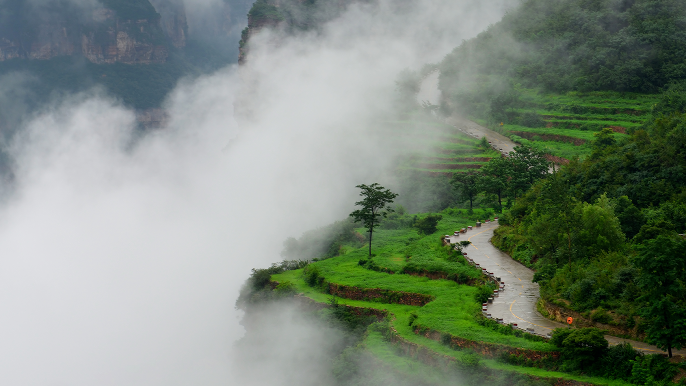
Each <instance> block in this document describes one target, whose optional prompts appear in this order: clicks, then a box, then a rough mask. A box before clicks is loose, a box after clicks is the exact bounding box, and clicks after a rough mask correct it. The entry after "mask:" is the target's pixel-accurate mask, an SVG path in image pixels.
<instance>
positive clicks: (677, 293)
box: [634, 235, 686, 358]
mask: <svg viewBox="0 0 686 386" xmlns="http://www.w3.org/2000/svg"><path fill="white" fill-rule="evenodd" d="M639 251H640V253H639V255H638V256H637V257H636V258H635V259H634V264H635V265H636V267H638V268H639V269H640V270H641V274H640V277H639V286H640V287H641V289H642V290H643V295H642V296H641V297H640V298H639V301H640V302H641V303H642V304H643V307H642V308H641V311H640V312H641V316H643V318H644V319H645V320H646V322H647V328H646V338H647V339H646V340H647V341H648V342H650V343H653V344H655V345H656V346H657V347H660V348H661V349H665V350H667V352H668V353H669V357H670V358H671V357H672V348H676V349H680V348H682V347H686V241H684V240H678V239H676V238H673V237H667V236H664V235H660V236H658V237H657V238H655V239H652V240H647V241H644V242H643V245H641V246H640V247H639Z"/></svg>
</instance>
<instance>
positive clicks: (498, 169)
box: [479, 157, 511, 208]
mask: <svg viewBox="0 0 686 386" xmlns="http://www.w3.org/2000/svg"><path fill="white" fill-rule="evenodd" d="M479 171H480V172H481V174H482V176H481V179H480V181H479V182H480V184H481V190H483V191H484V192H486V193H488V194H492V195H495V196H497V197H498V206H499V207H500V208H502V207H503V195H504V194H505V192H506V191H507V186H508V178H509V177H510V174H511V163H510V162H509V161H508V160H507V158H504V157H496V158H491V160H490V161H488V163H487V164H486V165H484V166H483V167H482V168H481V169H479Z"/></svg>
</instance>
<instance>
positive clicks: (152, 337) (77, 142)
mask: <svg viewBox="0 0 686 386" xmlns="http://www.w3.org/2000/svg"><path fill="white" fill-rule="evenodd" d="M509 3H511V2H510V1H507V0H488V1H483V0H463V1H447V0H437V1H429V0H423V1H418V2H411V3H408V2H403V5H402V7H398V6H397V5H396V4H394V2H386V1H382V2H381V3H380V5H377V6H371V5H366V6H353V7H351V9H350V11H349V12H348V13H346V14H345V15H344V16H343V17H342V18H340V19H338V20H336V21H334V22H332V23H331V24H330V25H329V26H327V28H325V30H324V31H323V32H322V34H319V35H317V36H314V35H304V36H299V37H297V38H294V39H289V40H285V41H279V42H278V45H274V43H273V40H271V39H270V38H268V37H267V36H262V37H261V36H257V37H256V38H255V39H254V41H253V43H252V44H253V46H252V49H253V51H252V52H251V55H253V56H252V57H251V60H249V62H248V66H249V68H250V69H249V70H248V71H247V72H245V73H243V76H244V78H245V77H246V76H247V77H248V78H250V79H252V80H253V81H254V80H257V83H254V84H251V85H250V89H249V90H246V89H245V88H243V89H242V92H246V91H249V92H250V95H251V98H253V99H252V101H253V105H254V106H255V112H256V114H257V115H256V117H255V121H254V122H252V123H250V124H244V125H243V126H241V127H240V128H239V127H238V125H237V123H236V122H235V120H234V119H233V102H234V98H235V96H236V94H237V93H238V92H240V90H241V84H240V83H241V77H240V76H239V74H238V71H237V70H236V68H235V67H229V68H226V69H224V70H221V71H219V72H217V73H215V74H211V75H208V76H205V77H201V78H198V79H187V80H184V81H183V82H181V83H180V84H179V86H178V87H177V88H176V90H175V91H174V92H173V93H172V94H171V95H170V96H169V99H168V101H167V106H166V108H167V109H168V111H169V113H170V124H169V127H168V128H166V129H164V130H159V131H156V132H154V133H152V134H150V135H148V136H146V137H144V138H143V139H142V140H141V139H137V138H133V135H132V132H133V129H134V126H135V124H134V123H135V122H134V114H133V112H132V111H128V110H126V109H125V108H123V107H121V106H120V105H119V104H118V103H117V102H116V101H113V100H112V99H110V98H109V97H108V96H107V95H105V94H103V93H102V92H100V91H98V90H94V91H92V92H90V93H86V94H80V95H74V96H72V97H70V98H67V99H61V100H55V101H54V102H53V103H52V104H51V105H50V106H45V108H44V109H42V110H41V112H40V113H39V114H37V115H35V116H33V117H32V118H31V119H30V120H28V121H26V122H24V123H23V125H22V135H20V136H18V137H17V138H16V140H15V141H14V142H13V143H12V144H11V145H10V146H11V153H12V154H13V156H14V157H15V168H16V169H15V174H14V184H15V187H14V190H13V191H12V193H11V194H9V195H8V196H7V197H6V199H5V201H4V202H3V203H2V207H1V208H0V305H1V307H2V311H1V312H0V384H2V385H40V386H43V385H60V386H61V385H70V386H71V385H74V386H80V385H99V386H107V385H127V386H135V385H146V386H153V385H165V386H172V385H234V384H245V383H244V382H245V379H244V378H237V376H236V367H235V366H233V365H232V363H233V362H232V360H233V359H232V355H233V354H232V353H233V344H234V342H235V341H236V340H237V339H239V338H240V337H241V336H242V335H243V332H244V330H243V327H241V326H240V325H239V324H238V322H239V317H240V314H239V312H237V311H236V310H234V302H235V299H236V297H237V295H238V290H239V288H240V286H241V284H242V283H243V282H244V280H245V279H246V278H247V277H248V275H249V273H250V268H252V267H266V266H268V265H269V264H270V263H272V262H276V261H278V260H280V256H279V252H280V250H281V246H282V242H283V240H284V239H285V238H286V237H288V236H295V237H298V236H300V234H301V233H302V232H303V231H305V230H307V229H310V228H314V227H317V226H322V225H325V224H327V223H330V222H332V221H334V220H338V219H341V218H344V217H345V216H346V215H347V214H348V213H349V212H350V211H351V210H352V203H353V202H354V201H355V200H356V198H357V196H356V195H357V191H356V189H355V188H354V186H355V185H357V184H360V183H372V182H376V181H381V180H382V178H380V175H381V173H383V172H384V170H385V169H386V168H387V167H389V165H390V156H391V155H392V154H393V152H392V149H388V148H387V146H384V142H383V140H380V139H379V138H378V137H376V136H375V135H373V134H372V133H371V132H370V128H373V127H374V125H373V122H374V120H375V119H378V118H379V117H380V116H381V114H383V113H385V112H386V111H388V108H389V104H390V101H391V99H392V94H393V89H394V80H395V77H396V75H397V73H398V72H400V71H401V70H402V69H404V68H408V67H409V68H418V67H420V66H421V65H422V64H424V63H426V62H436V61H438V60H440V58H441V57H442V56H443V55H445V54H446V53H447V52H448V51H449V50H450V49H452V48H453V47H454V46H456V45H458V44H459V43H460V42H461V41H462V39H467V38H469V37H472V36H474V35H476V34H477V33H478V32H480V31H481V30H483V29H484V28H485V27H487V26H488V25H489V24H491V23H494V22H496V21H497V20H499V18H500V17H501V16H502V15H503V14H504V12H505V10H506V6H507V5H508V4H509ZM265 35H267V34H266V33H265ZM246 74H247V75H246ZM0 92H1V91H0ZM288 320H293V319H288ZM289 325H290V324H289V323H286V322H284V325H283V326H282V328H283V331H282V334H281V335H284V334H286V335H288V334H291V332H289V331H291V330H289ZM299 326H300V327H299ZM292 327H293V330H292V331H298V329H302V327H301V323H300V322H296V323H293V326H292ZM294 334H295V333H294ZM319 335H321V334H319ZM319 335H318V334H312V335H311V336H312V337H313V339H315V342H316V339H317V337H318V336H319ZM279 342H281V343H283V342H286V343H288V344H292V342H290V343H289V342H288V341H287V340H284V341H279V340H278V339H275V340H272V341H268V342H266V343H265V342H263V343H264V344H267V345H269V344H274V345H278V344H279ZM287 347H288V346H285V345H284V346H283V347H279V350H280V351H278V350H277V351H278V352H284V350H285V351H287ZM293 347H304V346H298V345H294V346H293ZM258 348H259V347H258ZM254 358H255V360H254V361H250V363H249V364H251V365H253V366H254V368H253V369H251V370H257V371H259V372H261V375H260V378H259V379H260V380H262V384H274V385H277V384H291V385H294V384H298V382H301V381H298V380H297V379H296V378H297V377H295V378H294V377H293V376H290V377H286V378H284V377H282V376H280V375H279V374H278V371H280V370H279V369H282V368H283V366H279V363H281V362H280V359H279V358H281V357H280V356H279V355H272V356H269V357H264V361H260V360H259V358H261V357H260V356H257V355H256V356H255V357H254ZM306 360H307V361H311V360H312V358H311V357H304V359H303V361H306ZM241 363H242V366H241V367H242V370H244V371H245V366H247V365H248V363H245V361H243V362H241ZM244 375H245V374H243V376H244ZM240 379H243V381H241V380H240ZM300 384H307V382H301V383H300Z"/></svg>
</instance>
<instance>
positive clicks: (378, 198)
mask: <svg viewBox="0 0 686 386" xmlns="http://www.w3.org/2000/svg"><path fill="white" fill-rule="evenodd" d="M356 187H357V188H360V189H361V190H362V191H361V192H360V196H362V197H364V199H362V201H358V202H356V203H355V205H357V206H361V207H362V209H358V210H356V211H354V212H352V213H350V216H351V217H352V218H354V219H355V221H359V222H361V223H363V224H364V227H365V228H367V231H369V256H371V255H372V235H373V233H374V228H376V227H377V226H379V223H380V222H381V218H382V217H383V218H385V217H386V216H388V214H389V213H391V212H393V209H392V208H391V207H390V206H387V205H388V204H390V203H392V202H393V200H395V198H396V197H398V195H397V194H396V193H393V192H391V191H390V190H388V189H386V188H384V187H383V186H381V185H379V184H377V183H376V182H375V183H373V184H371V185H369V186H367V185H364V184H362V185H357V186H356Z"/></svg>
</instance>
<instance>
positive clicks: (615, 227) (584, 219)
mask: <svg viewBox="0 0 686 386" xmlns="http://www.w3.org/2000/svg"><path fill="white" fill-rule="evenodd" d="M624 240H625V237H624V233H622V228H621V225H620V224H619V219H618V218H617V216H615V213H614V208H613V206H612V203H611V202H610V199H608V198H607V195H605V194H603V195H602V196H600V197H599V198H598V200H596V203H595V204H593V205H591V204H588V203H584V204H583V205H582V207H581V227H580V229H579V231H578V232H577V235H576V238H575V242H576V244H577V246H578V251H579V252H580V255H581V256H589V257H590V256H597V255H598V254H600V253H601V252H609V251H616V250H618V249H619V248H621V247H622V245H624Z"/></svg>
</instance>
